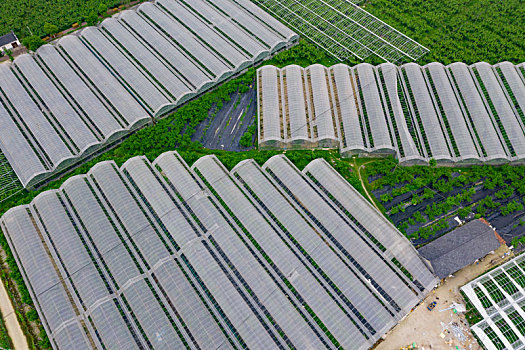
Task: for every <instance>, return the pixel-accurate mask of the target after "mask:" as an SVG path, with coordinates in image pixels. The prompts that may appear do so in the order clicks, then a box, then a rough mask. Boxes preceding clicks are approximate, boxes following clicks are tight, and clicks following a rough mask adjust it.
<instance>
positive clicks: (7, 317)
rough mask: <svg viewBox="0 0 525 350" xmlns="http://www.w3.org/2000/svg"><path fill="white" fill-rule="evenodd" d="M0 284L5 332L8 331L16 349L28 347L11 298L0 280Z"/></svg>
mask: <svg viewBox="0 0 525 350" xmlns="http://www.w3.org/2000/svg"><path fill="white" fill-rule="evenodd" d="M0 285H1V286H2V287H1V288H0V310H2V315H3V316H4V321H5V325H6V328H7V333H9V337H10V338H11V340H12V342H13V345H14V346H15V349H16V350H25V349H29V347H28V345H27V340H26V337H25V335H24V333H23V332H22V328H20V324H19V323H18V319H17V318H16V314H15V310H14V308H13V304H12V303H11V300H9V296H8V294H7V291H6V289H5V286H4V284H3V283H2V282H0Z"/></svg>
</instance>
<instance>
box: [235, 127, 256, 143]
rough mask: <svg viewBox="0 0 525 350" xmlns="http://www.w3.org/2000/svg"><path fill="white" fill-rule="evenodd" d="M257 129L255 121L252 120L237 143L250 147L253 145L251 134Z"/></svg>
mask: <svg viewBox="0 0 525 350" xmlns="http://www.w3.org/2000/svg"><path fill="white" fill-rule="evenodd" d="M256 131H257V122H256V121H254V122H253V124H252V125H250V126H249V127H248V129H247V130H246V132H245V133H244V134H243V135H242V136H241V139H240V141H239V144H240V145H241V146H242V147H251V146H253V135H254V134H255V133H256Z"/></svg>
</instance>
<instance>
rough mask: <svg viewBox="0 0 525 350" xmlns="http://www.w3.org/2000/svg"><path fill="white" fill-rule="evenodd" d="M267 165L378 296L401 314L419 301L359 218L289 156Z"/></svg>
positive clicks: (275, 177) (271, 160) (404, 277)
mask: <svg viewBox="0 0 525 350" xmlns="http://www.w3.org/2000/svg"><path fill="white" fill-rule="evenodd" d="M264 168H265V170H267V171H268V172H269V173H270V175H271V176H272V177H273V178H274V180H276V181H277V182H280V184H279V185H280V186H281V188H282V189H283V190H284V191H288V192H290V193H291V194H292V196H293V198H295V201H296V202H297V203H302V204H301V205H302V210H303V211H304V212H305V214H306V215H309V216H310V217H311V219H312V220H313V221H314V222H316V225H317V226H318V228H319V231H320V232H321V234H322V235H323V237H325V239H326V240H327V241H328V242H329V243H330V244H331V245H332V246H333V248H334V249H335V250H336V251H338V252H339V253H340V254H341V255H343V256H344V258H343V259H344V261H345V262H346V263H347V264H348V265H350V266H351V268H352V270H353V271H355V273H356V274H358V275H361V276H362V277H361V278H364V279H365V280H369V283H371V285H372V286H373V287H374V288H375V289H376V291H377V292H376V293H375V294H376V295H375V297H376V298H378V300H381V301H382V302H383V303H384V304H386V305H388V306H387V307H388V308H389V309H390V310H392V312H395V313H397V314H398V315H404V314H405V313H406V312H408V311H410V309H411V308H412V307H413V306H414V305H416V304H417V303H418V301H419V298H418V295H417V294H416V293H415V292H414V290H413V289H412V288H411V285H410V283H409V281H407V280H406V279H407V277H406V276H405V275H404V274H403V272H402V271H401V269H399V268H398V267H396V266H395V263H394V262H393V261H391V257H390V253H389V252H388V251H387V250H383V249H381V247H380V246H379V245H377V244H376V243H375V242H374V239H373V238H372V237H369V235H368V234H367V231H366V230H362V229H361V228H360V227H359V225H360V224H359V221H358V220H356V221H357V223H356V222H354V221H353V220H352V219H351V218H350V217H348V216H345V215H343V214H342V213H341V212H339V210H338V208H337V207H336V206H335V205H334V204H333V203H331V202H330V200H329V198H327V197H328V195H327V194H325V193H323V191H322V190H318V189H316V188H315V186H314V184H313V183H312V182H311V180H310V179H308V178H306V177H305V176H303V175H302V174H301V173H300V172H299V171H298V170H297V169H296V168H295V167H294V166H293V165H292V164H291V163H290V161H289V160H288V159H287V158H284V157H280V156H274V157H272V158H271V159H270V160H268V161H267V162H266V163H265V165H264ZM349 233H351V234H349Z"/></svg>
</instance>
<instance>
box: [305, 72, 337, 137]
mask: <svg viewBox="0 0 525 350" xmlns="http://www.w3.org/2000/svg"><path fill="white" fill-rule="evenodd" d="M304 73H305V76H306V81H307V86H308V93H307V98H310V102H311V108H312V125H313V130H314V133H313V134H314V138H315V139H316V141H317V142H319V144H320V145H321V144H323V145H324V144H329V143H330V140H336V139H337V137H336V135H337V131H336V130H337V129H336V128H335V121H334V115H333V108H332V105H331V99H330V94H329V90H328V88H329V86H328V77H327V69H326V68H325V67H323V66H321V65H313V66H310V67H308V68H307V69H305V72H304Z"/></svg>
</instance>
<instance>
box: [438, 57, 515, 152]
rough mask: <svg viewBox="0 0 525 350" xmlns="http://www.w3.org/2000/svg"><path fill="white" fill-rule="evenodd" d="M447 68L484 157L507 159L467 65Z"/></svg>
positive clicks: (457, 64) (462, 64)
mask: <svg viewBox="0 0 525 350" xmlns="http://www.w3.org/2000/svg"><path fill="white" fill-rule="evenodd" d="M447 70H448V72H449V75H450V77H451V78H452V83H453V87H455V89H456V92H457V93H458V95H459V96H460V98H461V101H462V103H463V105H464V108H465V112H466V113H467V116H468V117H469V121H470V125H471V126H470V127H471V130H472V131H473V132H474V134H475V135H476V134H477V136H476V141H477V142H478V144H480V147H482V152H483V154H484V158H485V159H486V160H487V161H491V160H507V159H508V156H507V154H506V153H505V149H504V148H503V144H502V142H501V140H500V138H499V136H498V134H497V132H496V129H495V127H494V124H493V123H492V121H491V119H490V116H489V114H488V110H487V108H488V107H486V106H485V104H484V102H483V99H482V97H481V95H480V93H479V91H478V88H477V87H476V84H475V83H474V78H473V77H472V75H471V74H470V71H469V69H468V66H467V65H466V64H464V63H452V64H451V65H449V66H448V67H447Z"/></svg>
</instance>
